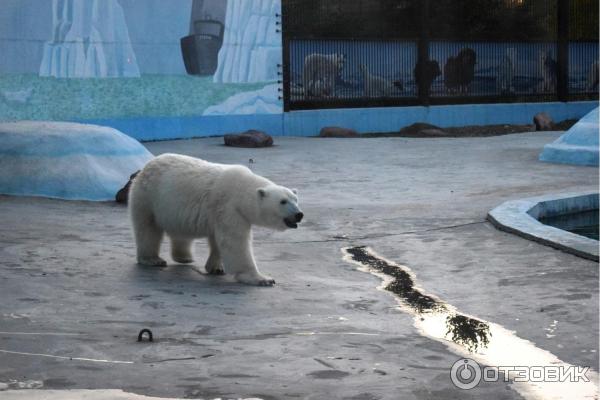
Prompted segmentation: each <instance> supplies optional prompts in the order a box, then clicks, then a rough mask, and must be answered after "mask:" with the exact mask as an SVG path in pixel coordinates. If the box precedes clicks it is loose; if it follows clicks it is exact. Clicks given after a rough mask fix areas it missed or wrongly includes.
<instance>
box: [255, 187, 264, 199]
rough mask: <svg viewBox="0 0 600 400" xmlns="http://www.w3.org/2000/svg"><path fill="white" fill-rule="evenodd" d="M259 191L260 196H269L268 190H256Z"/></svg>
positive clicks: (262, 197)
mask: <svg viewBox="0 0 600 400" xmlns="http://www.w3.org/2000/svg"><path fill="white" fill-rule="evenodd" d="M256 192H257V193H258V197H260V198H261V199H264V198H265V197H267V191H266V190H265V189H262V188H261V189H258V190H257V191H256Z"/></svg>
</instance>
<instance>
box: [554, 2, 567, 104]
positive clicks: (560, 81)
mask: <svg viewBox="0 0 600 400" xmlns="http://www.w3.org/2000/svg"><path fill="white" fill-rule="evenodd" d="M556 10H557V13H558V15H557V22H558V24H557V25H558V32H557V36H558V46H557V53H558V54H557V62H558V71H557V75H558V76H557V77H556V78H557V79H556V86H557V94H558V100H559V101H567V100H568V99H569V0H558V7H556Z"/></svg>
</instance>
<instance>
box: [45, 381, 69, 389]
mask: <svg viewBox="0 0 600 400" xmlns="http://www.w3.org/2000/svg"><path fill="white" fill-rule="evenodd" d="M75 385H76V383H75V382H71V381H69V380H67V379H64V378H50V379H46V380H44V387H45V388H46V389H64V388H67V387H71V386H75Z"/></svg>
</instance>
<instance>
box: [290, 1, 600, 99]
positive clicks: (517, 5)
mask: <svg viewBox="0 0 600 400" xmlns="http://www.w3.org/2000/svg"><path fill="white" fill-rule="evenodd" d="M282 10H283V12H282V14H283V15H282V21H283V45H284V50H283V52H284V63H283V78H284V79H283V83H284V85H283V91H284V107H285V109H286V110H301V109H317V108H341V107H373V106H400V105H429V104H460V103H492V102H527V101H569V100H583V99H598V2H597V1H596V0H594V1H590V0H543V1H542V0H352V1H347V0H283V9H282Z"/></svg>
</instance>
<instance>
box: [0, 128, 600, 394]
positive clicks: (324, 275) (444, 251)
mask: <svg viewBox="0 0 600 400" xmlns="http://www.w3.org/2000/svg"><path fill="white" fill-rule="evenodd" d="M559 135H560V133H558V132H546V133H527V134H518V135H508V136H500V137H492V138H468V139H406V138H382V139H317V138H276V146H275V147H273V148H269V149H256V150H252V149H236V148H226V147H224V146H222V145H221V143H222V138H210V139H198V140H185V141H171V142H156V143H148V144H147V147H148V149H149V150H150V151H151V152H153V153H154V154H159V153H164V152H176V153H183V154H188V155H192V156H197V157H201V158H204V159H207V160H210V161H216V162H224V163H241V164H246V165H248V166H249V167H251V169H253V170H254V171H255V172H256V173H258V174H261V175H264V176H266V177H268V178H270V179H272V180H273V181H275V182H277V183H279V184H283V185H286V186H289V187H295V188H298V190H299V197H300V203H301V205H302V208H303V211H304V213H305V215H306V217H305V220H306V221H305V222H303V224H302V225H301V227H300V229H298V230H290V231H286V232H283V233H280V232H271V231H266V230H260V229H258V230H256V231H255V241H254V249H255V255H256V258H257V261H258V264H259V268H260V269H261V270H262V271H264V272H265V273H266V274H268V275H271V276H272V277H274V278H275V280H276V281H277V285H276V286H274V287H272V288H265V287H249V286H243V285H239V284H237V283H233V282H232V281H231V279H230V278H228V277H211V276H207V275H204V274H199V273H198V272H197V271H196V270H195V269H194V268H193V267H190V266H182V265H176V264H174V263H172V262H170V264H169V266H168V267H167V268H148V267H140V266H137V265H136V264H135V260H134V254H135V250H134V245H133V241H132V236H131V232H130V228H129V223H128V220H127V212H126V208H125V207H123V206H120V205H117V204H114V203H90V202H73V201H68V202H67V201H58V200H49V199H41V198H17V197H8V196H1V197H0V221H1V224H0V260H1V261H0V288H1V292H0V331H1V333H0V350H4V351H15V352H23V353H35V354H46V355H53V356H63V357H67V359H59V358H53V357H44V356H40V355H37V356H36V355H24V354H14V353H2V352H0V389H2V387H4V388H7V387H8V388H9V389H15V388H18V387H31V388H35V387H41V388H43V389H111V388H118V389H123V390H125V391H129V392H134V393H138V394H143V395H148V396H163V397H192V398H194V397H199V398H217V397H222V398H250V397H258V398H261V399H289V398H299V399H368V400H372V399H390V400H391V399H476V398H494V399H518V398H521V397H520V395H519V394H518V393H517V392H516V391H515V390H512V389H511V385H510V384H507V383H503V382H499V383H486V384H481V385H480V386H478V387H477V388H475V389H472V390H470V391H463V390H459V389H456V388H455V387H454V386H453V385H452V383H451V381H450V379H449V371H450V367H451V366H452V364H453V363H454V362H455V361H456V360H457V359H458V358H460V356H459V355H458V354H456V353H454V352H452V351H451V350H450V349H449V347H447V346H446V345H445V344H444V343H440V342H437V341H434V340H432V339H429V338H427V337H425V336H423V335H421V334H420V332H419V331H418V330H417V329H416V328H415V327H414V326H413V319H412V316H411V315H409V314H407V313H405V312H404V311H401V310H399V309H398V308H397V306H396V302H395V299H394V297H393V296H392V295H390V294H389V293H388V292H384V291H381V290H377V289H376V287H377V286H378V285H379V284H380V280H379V279H378V278H377V277H374V276H372V275H370V274H367V273H364V272H360V271H357V270H356V267H355V266H352V265H350V264H348V263H346V262H344V261H343V260H342V258H341V257H342V253H341V251H340V249H341V248H342V247H345V246H348V245H368V246H371V247H372V248H373V249H374V250H375V251H377V252H378V253H379V254H382V255H384V256H385V257H386V258H388V259H390V260H393V261H395V262H398V263H401V264H404V265H406V266H408V267H409V268H411V269H412V270H413V271H414V272H415V274H416V278H417V281H418V284H419V286H420V287H422V288H424V289H425V290H426V291H427V292H428V293H431V294H434V295H436V296H438V297H440V298H441V299H443V300H445V301H447V302H448V303H449V304H452V305H453V306H455V307H457V308H459V309H460V310H461V311H462V312H465V313H468V314H471V315H474V316H477V317H479V318H482V319H485V320H488V321H492V322H495V323H497V324H500V325H502V326H504V327H505V328H507V329H510V330H514V331H515V332H516V334H517V335H518V336H519V337H521V338H523V339H527V340H530V341H532V342H533V343H535V344H536V346H537V347H539V348H541V349H544V350H547V351H549V352H551V353H553V354H554V355H556V356H557V357H558V358H560V359H561V360H563V361H565V362H568V363H572V364H576V365H582V366H591V367H592V368H593V369H594V370H596V371H598V339H599V336H598V322H599V321H598V319H599V309H598V289H599V288H598V264H597V263H595V262H592V261H588V260H585V259H581V258H577V257H575V256H572V255H569V254H565V253H562V252H560V251H557V250H554V249H551V248H549V247H545V246H542V245H539V244H537V243H534V242H530V241H527V240H525V239H522V238H520V237H517V236H513V235H511V234H507V233H504V232H500V231H498V230H496V229H495V228H493V227H492V226H491V225H490V224H489V223H487V222H486V221H485V217H486V214H487V212H488V211H489V210H490V209H492V208H493V207H495V206H497V205H499V204H500V203H502V202H504V201H506V200H511V199H518V198H523V197H530V196H536V195H542V194H546V193H553V192H573V191H584V190H597V189H598V170H597V169H596V168H589V167H575V166H568V165H556V164H547V163H541V162H539V161H537V157H538V155H539V153H540V151H541V149H542V147H543V145H544V144H546V143H550V142H552V141H553V140H554V139H556V138H557V137H558V136H559ZM249 159H253V160H254V163H252V164H249V162H248V161H249ZM163 251H164V253H165V256H167V251H168V247H167V246H166V245H165V248H164V250H163ZM196 254H197V262H196V263H195V264H194V266H195V267H196V268H198V269H200V270H202V266H203V265H204V261H205V257H206V255H207V253H206V244H205V243H204V241H198V243H197V244H196ZM169 260H170V259H169ZM555 321H557V322H555ZM146 327H147V328H150V329H152V331H153V332H154V335H155V338H156V340H155V341H154V342H153V343H147V342H144V343H137V342H136V338H137V334H138V332H139V330H140V329H142V328H146ZM551 330H554V331H553V335H555V336H552V335H548V333H549V332H550V331H551ZM9 332H12V333H9ZM15 332H21V333H43V335H30V334H29V335H26V334H16V333H15ZM308 333H312V334H308ZM492 339H493V338H492ZM69 357H74V358H77V357H79V358H89V359H95V360H109V361H115V360H119V361H128V362H133V363H127V364H116V363H102V362H96V361H91V360H87V361H86V360H77V359H73V360H69V359H68V358H69ZM1 383H3V385H2V384H1ZM4 393H5V394H6V393H8V392H4ZM13 394H14V393H13ZM1 397H2V392H1V391H0V398H1ZM15 398H16V397H15ZM21 398H22V397H21Z"/></svg>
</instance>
